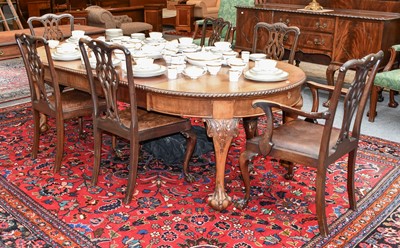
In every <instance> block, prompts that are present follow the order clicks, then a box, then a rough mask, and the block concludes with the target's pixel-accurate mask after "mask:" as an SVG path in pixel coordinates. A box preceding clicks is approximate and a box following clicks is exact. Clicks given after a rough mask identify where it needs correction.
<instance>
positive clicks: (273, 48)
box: [243, 22, 300, 138]
mask: <svg viewBox="0 0 400 248" xmlns="http://www.w3.org/2000/svg"><path fill="white" fill-rule="evenodd" d="M299 36H300V29H299V28H298V27H295V26H290V27H288V26H287V25H286V24H285V23H281V22H277V23H266V22H258V23H257V24H256V25H255V26H254V36H253V45H252V52H253V53H257V52H259V51H262V52H263V53H265V54H266V55H267V58H269V59H274V60H283V59H284V58H285V57H284V55H285V53H286V51H287V49H288V50H289V56H288V63H289V64H292V65H293V64H294V63H295V60H294V57H295V54H296V49H297V43H298V40H299ZM286 46H289V47H286ZM257 123H258V118H257V117H249V118H243V124H244V126H245V132H246V137H247V138H252V137H254V136H257V135H258V128H257V126H258V124H257Z"/></svg>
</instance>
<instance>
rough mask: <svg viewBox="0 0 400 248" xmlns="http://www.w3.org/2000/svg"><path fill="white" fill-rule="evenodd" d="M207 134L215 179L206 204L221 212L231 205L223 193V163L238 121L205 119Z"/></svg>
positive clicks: (226, 195)
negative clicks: (209, 140) (210, 138)
mask: <svg viewBox="0 0 400 248" xmlns="http://www.w3.org/2000/svg"><path fill="white" fill-rule="evenodd" d="M205 122H206V123H207V134H208V136H210V137H212V138H213V142H214V149H215V160H216V176H215V177H216V178H215V190H214V194H213V195H211V196H210V197H209V198H208V204H209V205H210V206H211V207H212V208H213V209H215V210H218V211H221V210H224V209H225V208H227V207H228V206H229V205H230V204H231V203H232V201H231V198H230V197H229V196H228V194H227V193H226V192H225V163H226V156H227V155H228V150H229V147H230V146H231V141H232V139H233V137H236V136H237V134H238V123H239V120H238V119H205Z"/></svg>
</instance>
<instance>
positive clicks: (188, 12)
mask: <svg viewBox="0 0 400 248" xmlns="http://www.w3.org/2000/svg"><path fill="white" fill-rule="evenodd" d="M175 9H176V25H175V30H176V32H181V31H186V32H192V29H193V24H194V4H176V5H175Z"/></svg>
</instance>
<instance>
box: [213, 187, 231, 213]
mask: <svg viewBox="0 0 400 248" xmlns="http://www.w3.org/2000/svg"><path fill="white" fill-rule="evenodd" d="M231 203H232V199H231V197H230V196H228V194H227V193H226V192H225V191H224V190H222V189H221V186H217V187H216V189H215V191H214V193H213V194H212V196H210V197H208V204H209V205H210V206H211V207H212V208H213V209H215V210H218V211H221V210H224V209H226V208H227V207H228V206H229V205H231Z"/></svg>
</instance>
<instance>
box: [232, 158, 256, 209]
mask: <svg viewBox="0 0 400 248" xmlns="http://www.w3.org/2000/svg"><path fill="white" fill-rule="evenodd" d="M254 156H256V153H254V152H251V151H244V152H242V153H241V154H240V157H239V165H240V171H241V172H242V179H243V184H244V190H245V195H244V198H243V199H240V200H238V201H236V202H235V203H234V204H235V207H236V208H238V209H244V208H246V207H247V204H248V203H249V201H250V171H249V162H250V160H251V159H252V158H253V157H254Z"/></svg>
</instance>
